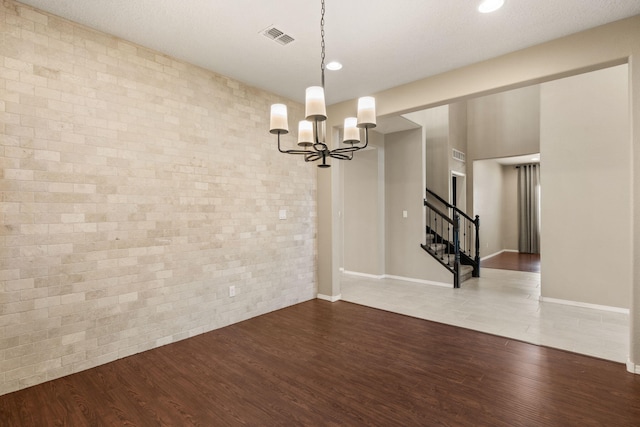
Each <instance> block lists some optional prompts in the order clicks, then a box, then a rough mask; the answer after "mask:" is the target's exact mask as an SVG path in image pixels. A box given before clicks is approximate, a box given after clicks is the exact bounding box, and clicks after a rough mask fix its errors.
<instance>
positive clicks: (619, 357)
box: [341, 268, 629, 363]
mask: <svg viewBox="0 0 640 427" xmlns="http://www.w3.org/2000/svg"><path fill="white" fill-rule="evenodd" d="M341 284H342V287H341V292H342V299H343V300H344V301H349V302H353V303H357V304H361V305H366V306H369V307H375V308H379V309H383V310H387V311H392V312H395V313H400V314H405V315H409V316H413V317H418V318H421V319H426V320H433V321H436V322H440V323H446V324H449V325H455V326H459V327H463V328H468V329H473V330H477V331H481V332H487V333H490V334H495V335H500V336H504V337H508V338H513V339H517V340H521V341H525V342H529V343H532V344H538V345H545V346H548V347H554V348H560V349H564V350H569V351H572V352H575V353H581V354H586V355H590V356H595V357H599V358H602V359H607V360H613V361H616V362H621V363H626V361H627V356H628V353H629V351H628V348H629V315H628V314H623V313H615V312H610V311H602V310H595V309H591V308H582V307H573V306H567V305H562V304H556V303H550V302H540V301H539V296H540V274H539V273H527V272H520V271H508V270H496V269H488V268H486V269H484V270H483V271H482V277H481V278H473V279H470V280H468V281H466V282H464V283H463V284H462V287H461V288H460V289H452V288H446V287H440V286H433V285H425V284H420V283H414V282H408V281H403V280H395V279H372V278H366V277H361V276H355V275H349V274H343V275H342V280H341Z"/></svg>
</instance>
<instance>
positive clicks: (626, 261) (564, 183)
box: [540, 64, 631, 308]
mask: <svg viewBox="0 0 640 427" xmlns="http://www.w3.org/2000/svg"><path fill="white" fill-rule="evenodd" d="M628 72H629V71H628V66H627V65H626V64H625V65H620V66H617V67H614V68H607V69H604V70H600V71H596V72H592V73H587V74H580V75H577V76H574V77H568V78H565V79H561V80H556V81H553V82H549V83H545V84H543V85H542V90H541V98H542V101H541V132H540V135H541V141H540V146H541V147H540V148H541V153H540V154H541V158H542V159H543V162H544V169H543V175H542V179H541V181H542V201H541V205H542V215H541V221H542V224H541V227H542V230H543V238H542V240H541V244H542V263H541V272H542V273H541V288H542V296H543V297H546V298H556V299H563V300H569V301H580V302H586V303H592V304H599V305H606V306H614V307H623V308H628V307H629V302H630V296H631V270H630V268H629V266H630V265H631V233H630V232H629V230H630V229H631V198H630V197H629V194H630V193H631V164H630V162H629V160H628V159H629V150H630V147H629V136H630V128H629V103H628V93H629V87H628ZM611 224H614V225H615V226H614V228H613V229H612V228H611V227H610V225H611ZM554 236H558V238H554Z"/></svg>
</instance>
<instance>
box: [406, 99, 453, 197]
mask: <svg viewBox="0 0 640 427" xmlns="http://www.w3.org/2000/svg"><path fill="white" fill-rule="evenodd" d="M404 117H405V118H406V119H408V120H411V121H412V122H414V123H417V124H419V125H420V126H422V140H423V141H425V144H424V150H423V151H422V153H421V154H420V155H421V156H424V158H425V165H426V166H425V167H426V171H425V173H426V186H427V188H429V189H430V190H431V191H434V192H435V193H436V194H438V195H439V196H440V197H443V198H444V199H448V197H449V180H448V179H447V176H448V174H449V170H448V167H449V160H448V153H449V106H448V105H443V106H441V107H436V108H429V109H427V110H422V111H416V112H413V113H409V114H405V115H404ZM420 170H422V168H421V169H420Z"/></svg>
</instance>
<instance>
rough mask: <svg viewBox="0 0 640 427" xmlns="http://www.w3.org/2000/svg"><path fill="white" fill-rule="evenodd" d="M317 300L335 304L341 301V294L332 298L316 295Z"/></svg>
mask: <svg viewBox="0 0 640 427" xmlns="http://www.w3.org/2000/svg"><path fill="white" fill-rule="evenodd" d="M317 298H318V299H321V300H323V301H329V302H336V301H340V300H341V299H342V294H338V295H333V296H329V295H323V294H318V295H317Z"/></svg>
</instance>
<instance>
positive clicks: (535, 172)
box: [517, 165, 540, 254]
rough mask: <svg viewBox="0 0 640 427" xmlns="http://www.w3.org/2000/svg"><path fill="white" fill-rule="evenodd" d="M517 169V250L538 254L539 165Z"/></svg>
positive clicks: (521, 166)
mask: <svg viewBox="0 0 640 427" xmlns="http://www.w3.org/2000/svg"><path fill="white" fill-rule="evenodd" d="M517 168H518V250H519V251H520V252H522V253H529V254H539V253H540V165H520V166H517Z"/></svg>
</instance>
